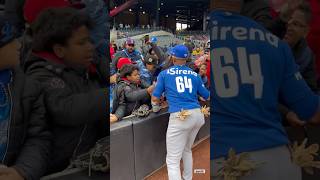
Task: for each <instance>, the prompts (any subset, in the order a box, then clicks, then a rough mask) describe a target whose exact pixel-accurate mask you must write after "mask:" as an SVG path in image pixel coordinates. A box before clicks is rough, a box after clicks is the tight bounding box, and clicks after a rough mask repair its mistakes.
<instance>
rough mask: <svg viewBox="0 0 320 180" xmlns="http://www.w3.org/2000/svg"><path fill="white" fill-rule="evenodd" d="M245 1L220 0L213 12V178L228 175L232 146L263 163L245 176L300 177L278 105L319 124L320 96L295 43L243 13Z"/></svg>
mask: <svg viewBox="0 0 320 180" xmlns="http://www.w3.org/2000/svg"><path fill="white" fill-rule="evenodd" d="M228 3H229V5H228ZM230 3H232V6H230ZM241 3H242V2H241V0H232V1H231V0H215V9H214V10H213V11H212V12H211V14H210V21H209V29H210V31H209V32H210V41H211V43H212V44H211V55H212V58H211V59H213V62H212V63H211V64H212V73H213V74H212V76H211V77H212V78H213V81H212V85H211V87H212V91H213V94H212V101H211V108H212V112H211V113H212V116H211V126H210V128H211V144H210V145H211V147H210V148H211V149H210V151H211V176H212V177H213V179H222V178H223V177H217V176H218V170H220V169H221V168H223V165H222V164H219V163H218V162H219V161H221V160H223V158H226V157H227V155H228V152H229V150H230V149H231V148H232V149H233V150H234V151H235V152H236V154H239V153H243V152H249V157H250V160H252V161H254V162H257V163H262V164H260V165H259V166H258V167H257V168H256V169H255V170H253V172H252V173H251V174H250V175H249V176H245V177H241V178H240V179H241V180H284V179H288V180H289V179H290V180H299V179H301V170H300V167H299V166H297V165H296V164H295V163H294V162H293V161H292V159H291V154H290V151H289V149H288V147H287V145H288V143H289V141H288V138H287V135H286V132H285V130H284V128H283V126H282V124H281V121H282V120H281V117H280V114H279V112H278V109H277V105H278V103H279V102H281V103H283V104H285V105H286V106H287V107H289V108H290V109H291V110H292V111H294V112H295V113H296V114H297V115H298V116H299V117H300V118H301V119H303V120H305V121H307V122H309V123H319V121H320V112H319V97H318V96H317V95H315V94H313V93H312V91H311V90H310V89H309V88H308V86H307V85H306V83H305V81H304V80H303V78H302V76H301V75H300V73H299V71H298V68H297V66H296V64H295V63H294V59H293V55H292V53H291V50H290V48H289V46H288V45H287V44H286V43H285V42H283V41H281V40H280V39H278V38H277V37H276V36H274V35H273V34H271V33H270V32H268V31H267V30H266V29H265V28H264V27H262V26H261V25H260V24H258V23H256V22H255V21H253V20H251V19H249V18H247V17H244V16H241V15H240V14H238V12H239V11H240V9H241ZM231 154H232V153H231ZM247 167H248V166H247Z"/></svg>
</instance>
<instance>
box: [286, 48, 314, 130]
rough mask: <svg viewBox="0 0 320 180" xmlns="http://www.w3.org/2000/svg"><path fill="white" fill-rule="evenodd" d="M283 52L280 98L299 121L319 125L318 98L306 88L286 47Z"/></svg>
mask: <svg viewBox="0 0 320 180" xmlns="http://www.w3.org/2000/svg"><path fill="white" fill-rule="evenodd" d="M284 51H285V55H286V64H285V65H284V67H285V76H284V77H283V81H282V82H281V87H280V98H281V100H282V102H283V103H284V104H285V105H286V106H287V107H288V108H289V109H290V110H292V111H293V112H295V113H296V114H297V115H298V117H299V118H300V119H302V120H306V121H308V122H310V123H313V124H320V109H319V104H320V103H319V102H320V101H319V100H320V99H319V96H317V95H316V94H314V93H313V92H312V91H311V89H310V88H309V87H308V86H307V84H306V82H305V81H304V79H303V78H302V76H301V74H300V73H299V71H298V68H297V65H296V64H295V63H294V59H293V55H292V53H291V50H290V48H289V47H288V46H287V45H286V46H285V48H284ZM309 120H310V121H309Z"/></svg>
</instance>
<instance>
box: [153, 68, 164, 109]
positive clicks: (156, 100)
mask: <svg viewBox="0 0 320 180" xmlns="http://www.w3.org/2000/svg"><path fill="white" fill-rule="evenodd" d="M164 89H165V87H164V77H163V73H160V74H159V76H158V78H157V84H156V87H155V89H154V91H153V93H152V98H151V105H152V110H153V112H159V111H160V109H161V107H160V98H161V95H162V93H163V92H164Z"/></svg>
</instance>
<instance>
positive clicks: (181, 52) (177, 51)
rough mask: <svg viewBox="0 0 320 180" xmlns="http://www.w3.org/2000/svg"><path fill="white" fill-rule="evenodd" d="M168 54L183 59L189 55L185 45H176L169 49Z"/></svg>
mask: <svg viewBox="0 0 320 180" xmlns="http://www.w3.org/2000/svg"><path fill="white" fill-rule="evenodd" d="M169 54H170V55H171V56H174V57H176V58H180V59H185V58H188V57H189V50H188V48H187V47H186V46H185V45H176V46H174V47H173V48H171V49H170V50H169Z"/></svg>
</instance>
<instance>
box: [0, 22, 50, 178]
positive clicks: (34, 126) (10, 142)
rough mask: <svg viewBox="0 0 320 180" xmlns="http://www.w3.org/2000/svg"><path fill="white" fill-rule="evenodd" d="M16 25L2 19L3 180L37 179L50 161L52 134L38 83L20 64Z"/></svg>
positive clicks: (0, 132)
mask: <svg viewBox="0 0 320 180" xmlns="http://www.w3.org/2000/svg"><path fill="white" fill-rule="evenodd" d="M19 48H20V44H19V43H18V41H17V40H15V37H14V28H13V26H12V25H10V24H9V23H8V21H6V20H5V19H3V18H0V57H1V61H0V104H1V105H0V116H1V117H0V164H2V166H4V167H1V168H0V180H22V179H26V180H37V179H40V177H41V176H42V175H44V174H45V172H46V170H47V164H48V162H49V151H50V144H51V143H50V140H51V135H50V133H49V131H48V127H47V121H46V119H45V106H44V104H43V98H42V95H41V92H40V89H39V88H38V87H39V85H38V84H37V83H36V82H35V81H32V80H31V79H28V78H27V77H26V76H25V75H24V74H23V73H22V71H21V70H20V69H19V68H17V66H18V65H19V53H18V50H19Z"/></svg>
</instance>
